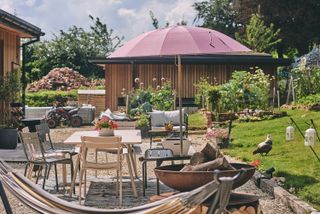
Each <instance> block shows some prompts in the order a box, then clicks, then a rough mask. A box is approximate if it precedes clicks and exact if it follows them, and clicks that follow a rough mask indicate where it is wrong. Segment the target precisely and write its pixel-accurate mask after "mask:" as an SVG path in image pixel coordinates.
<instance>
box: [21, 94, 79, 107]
mask: <svg viewBox="0 0 320 214" xmlns="http://www.w3.org/2000/svg"><path fill="white" fill-rule="evenodd" d="M67 99H72V100H77V90H72V91H39V92H28V93H27V94H26V104H27V105H28V106H34V107H40V106H52V105H53V104H54V103H55V102H56V101H58V100H67Z"/></svg>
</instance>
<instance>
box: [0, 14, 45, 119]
mask: <svg viewBox="0 0 320 214" xmlns="http://www.w3.org/2000/svg"><path fill="white" fill-rule="evenodd" d="M43 35H44V33H43V32H42V31H41V29H40V28H38V27H36V26H35V25H33V24H31V23H29V22H27V21H25V20H23V19H21V18H19V17H17V16H15V15H12V14H10V13H8V12H6V11H4V10H1V9H0V77H4V76H6V75H8V73H9V72H12V71H13V70H15V69H18V68H19V67H21V71H22V73H21V74H22V75H21V76H22V77H21V81H22V86H23V89H25V87H26V81H25V79H26V78H25V73H26V71H25V66H24V64H25V61H24V57H23V55H24V52H25V48H26V47H27V46H28V45H30V44H32V43H34V42H37V41H39V40H40V36H43ZM20 53H22V54H20ZM24 91H25V90H23V92H22V102H23V103H24V100H25V93H24ZM0 100H1V99H0ZM8 106H9V105H8V103H5V102H4V101H0V124H3V123H4V117H3V115H4V114H3V113H4V111H6V110H7V108H8Z"/></svg>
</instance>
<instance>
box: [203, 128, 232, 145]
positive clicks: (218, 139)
mask: <svg viewBox="0 0 320 214" xmlns="http://www.w3.org/2000/svg"><path fill="white" fill-rule="evenodd" d="M206 139H207V140H210V141H212V142H213V143H215V144H216V145H219V144H222V143H225V142H229V131H228V129H223V128H212V129H210V128H208V129H207V133H206Z"/></svg>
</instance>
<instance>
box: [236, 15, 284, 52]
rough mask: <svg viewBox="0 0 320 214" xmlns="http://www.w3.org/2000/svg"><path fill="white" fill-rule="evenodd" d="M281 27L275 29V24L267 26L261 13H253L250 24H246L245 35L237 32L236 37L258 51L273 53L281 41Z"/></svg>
mask: <svg viewBox="0 0 320 214" xmlns="http://www.w3.org/2000/svg"><path fill="white" fill-rule="evenodd" d="M279 33H280V29H277V30H275V29H274V26H273V24H272V23H271V24H270V25H269V26H266V25H265V23H264V21H263V17H262V16H261V14H260V13H257V14H253V15H252V17H251V19H250V22H249V24H247V25H246V26H245V31H244V34H243V35H240V34H239V33H236V35H235V36H236V39H237V40H238V41H240V42H241V43H243V44H244V45H247V46H248V47H250V48H251V49H252V50H254V51H256V52H265V53H271V52H272V51H274V50H275V49H276V45H277V44H279V43H280V42H281V39H280V38H279Z"/></svg>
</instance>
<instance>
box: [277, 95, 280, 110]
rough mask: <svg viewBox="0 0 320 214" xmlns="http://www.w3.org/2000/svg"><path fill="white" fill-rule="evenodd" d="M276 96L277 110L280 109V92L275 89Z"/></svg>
mask: <svg viewBox="0 0 320 214" xmlns="http://www.w3.org/2000/svg"><path fill="white" fill-rule="evenodd" d="M277 96H278V110H279V111H280V92H279V90H277Z"/></svg>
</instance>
